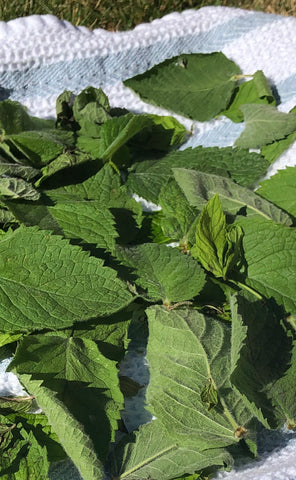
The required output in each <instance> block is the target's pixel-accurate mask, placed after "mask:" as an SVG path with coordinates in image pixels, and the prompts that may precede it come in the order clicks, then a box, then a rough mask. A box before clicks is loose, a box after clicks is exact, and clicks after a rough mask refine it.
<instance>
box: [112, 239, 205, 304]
mask: <svg viewBox="0 0 296 480" xmlns="http://www.w3.org/2000/svg"><path fill="white" fill-rule="evenodd" d="M115 254H116V257H117V258H118V259H119V260H120V261H121V262H122V263H123V264H124V265H127V266H129V267H132V268H133V270H134V271H135V272H136V273H137V275H138V277H139V278H138V279H137V280H136V284H137V285H139V286H141V287H142V288H144V289H147V293H148V296H149V297H150V298H151V299H153V300H154V301H157V300H163V301H164V302H167V303H170V302H182V301H185V300H190V299H191V298H193V297H194V296H196V295H197V294H198V293H199V292H200V290H201V289H202V287H203V286H204V283H205V274H204V272H203V270H202V268H201V267H200V265H199V264H198V263H197V262H196V261H195V260H194V259H193V258H191V257H189V256H186V255H184V254H183V253H182V252H180V251H179V250H176V249H174V248H171V247H167V246H166V245H157V244H152V243H151V244H150V243H147V244H143V245H137V246H135V247H129V248H128V247H127V248H125V247H118V248H117V249H116V251H115Z"/></svg>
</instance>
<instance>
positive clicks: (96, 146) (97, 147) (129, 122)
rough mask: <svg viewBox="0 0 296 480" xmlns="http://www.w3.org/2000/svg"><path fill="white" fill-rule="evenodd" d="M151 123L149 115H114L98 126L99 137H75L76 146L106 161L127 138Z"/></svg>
mask: <svg viewBox="0 0 296 480" xmlns="http://www.w3.org/2000/svg"><path fill="white" fill-rule="evenodd" d="M152 123H153V120H152V118H151V117H150V116H149V115H134V114H132V113H128V114H127V115H123V116H122V117H114V118H111V119H110V120H108V121H106V122H105V123H104V124H103V125H102V126H101V127H100V133H99V138H95V139H89V138H88V137H86V136H80V137H78V139H77V146H78V148H80V149H81V150H82V151H84V152H87V153H89V154H90V155H91V156H92V157H93V158H100V159H102V160H105V161H108V160H111V159H112V157H113V155H114V154H115V153H116V152H117V151H118V150H119V148H121V147H122V146H123V145H125V144H126V143H127V142H128V140H130V139H131V138H132V137H133V136H134V135H136V134H137V133H139V132H140V131H141V130H144V129H145V128H147V127H149V126H150V125H151V124H152Z"/></svg>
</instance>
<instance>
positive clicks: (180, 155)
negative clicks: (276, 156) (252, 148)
mask: <svg viewBox="0 0 296 480" xmlns="http://www.w3.org/2000/svg"><path fill="white" fill-rule="evenodd" d="M268 166H269V164H268V162H267V161H266V160H265V159H264V158H263V157H262V156H260V155H258V154H257V153H249V152H248V151H246V150H243V149H240V148H232V147H225V148H218V147H208V148H203V147H196V148H187V149H186V150H182V151H176V152H171V153H170V154H168V155H167V156H165V157H164V158H162V159H160V160H158V161H156V160H154V161H144V162H139V163H135V164H134V165H133V166H132V167H131V169H130V173H129V176H128V180H127V186H128V187H129V189H130V190H131V191H132V192H134V193H137V194H138V195H139V196H140V197H144V198H146V200H150V201H152V202H154V203H156V204H157V203H158V197H159V193H160V190H161V188H162V187H163V185H164V183H166V182H167V181H168V179H169V178H170V177H171V176H172V169H173V168H187V169H191V170H196V171H200V172H205V173H211V174H215V175H219V176H222V177H226V178H229V177H231V178H232V179H233V180H234V181H235V182H236V183H239V184H240V185H242V186H244V187H249V188H251V187H253V186H255V183H256V182H257V181H258V180H259V179H260V178H262V176H263V175H264V174H265V173H266V171H267V168H268Z"/></svg>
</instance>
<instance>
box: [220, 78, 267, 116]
mask: <svg viewBox="0 0 296 480" xmlns="http://www.w3.org/2000/svg"><path fill="white" fill-rule="evenodd" d="M246 103H253V104H254V103H256V104H261V103H263V104H271V105H275V104H276V101H275V98H274V96H273V94H272V91H271V88H270V85H269V83H268V81H267V79H266V77H265V75H264V73H263V72H262V70H258V71H257V72H256V73H254V75H253V78H252V80H250V81H249V82H243V83H241V84H240V85H239V86H238V87H237V88H236V90H235V92H234V98H233V100H232V101H231V103H230V105H229V107H228V108H227V110H224V111H223V112H221V114H220V115H225V116H226V117H228V118H230V120H232V121H233V122H242V121H243V119H244V115H243V113H242V110H241V109H240V107H241V106H242V105H245V104H246Z"/></svg>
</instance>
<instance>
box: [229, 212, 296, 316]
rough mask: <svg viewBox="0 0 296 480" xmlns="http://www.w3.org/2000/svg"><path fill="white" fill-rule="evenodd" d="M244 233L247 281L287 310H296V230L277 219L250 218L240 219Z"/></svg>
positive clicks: (238, 222)
mask: <svg viewBox="0 0 296 480" xmlns="http://www.w3.org/2000/svg"><path fill="white" fill-rule="evenodd" d="M236 223H237V224H238V225H240V226H241V228H242V229H243V232H244V237H243V249H244V256H245V260H246V262H247V265H248V268H247V272H246V278H245V283H246V284H247V285H249V286H250V287H251V288H253V289H254V290H256V291H257V292H259V293H261V294H262V295H264V296H265V297H267V298H270V297H274V298H275V300H276V302H277V303H278V304H279V305H283V306H284V307H285V309H286V311H287V312H292V313H295V312H296V303H295V288H296V274H295V264H296V231H295V229H291V228H288V227H286V226H284V225H277V224H275V223H274V222H271V221H268V220H264V219H259V218H248V219H243V218H242V219H240V220H239V221H237V222H236Z"/></svg>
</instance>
